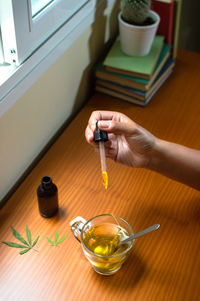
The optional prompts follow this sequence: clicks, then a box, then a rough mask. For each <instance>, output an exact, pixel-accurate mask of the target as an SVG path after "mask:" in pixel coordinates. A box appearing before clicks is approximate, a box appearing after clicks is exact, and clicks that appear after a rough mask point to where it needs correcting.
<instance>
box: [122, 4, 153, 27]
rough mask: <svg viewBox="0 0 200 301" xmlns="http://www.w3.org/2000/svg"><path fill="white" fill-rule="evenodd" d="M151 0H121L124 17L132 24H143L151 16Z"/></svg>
mask: <svg viewBox="0 0 200 301" xmlns="http://www.w3.org/2000/svg"><path fill="white" fill-rule="evenodd" d="M150 4H151V0H121V11H122V18H123V20H124V21H125V22H128V23H130V24H137V25H143V24H144V23H145V21H146V20H147V18H148V16H149V10H150Z"/></svg>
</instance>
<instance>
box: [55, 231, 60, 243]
mask: <svg viewBox="0 0 200 301" xmlns="http://www.w3.org/2000/svg"><path fill="white" fill-rule="evenodd" d="M58 234H59V230H58V229H57V231H56V235H55V245H56V243H57V240H58Z"/></svg>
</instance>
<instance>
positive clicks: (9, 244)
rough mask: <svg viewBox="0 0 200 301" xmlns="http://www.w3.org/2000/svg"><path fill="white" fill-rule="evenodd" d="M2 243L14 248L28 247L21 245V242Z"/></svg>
mask: <svg viewBox="0 0 200 301" xmlns="http://www.w3.org/2000/svg"><path fill="white" fill-rule="evenodd" d="M2 243H3V244H5V245H7V246H9V247H13V248H21V249H24V248H28V247H27V246H25V245H20V244H17V243H15V242H8V241H2Z"/></svg>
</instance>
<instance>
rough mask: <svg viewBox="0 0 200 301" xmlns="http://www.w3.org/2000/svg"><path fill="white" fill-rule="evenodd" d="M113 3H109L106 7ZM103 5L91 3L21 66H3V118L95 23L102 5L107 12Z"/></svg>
mask: <svg viewBox="0 0 200 301" xmlns="http://www.w3.org/2000/svg"><path fill="white" fill-rule="evenodd" d="M114 1H115V0H108V1H107V2H106V6H109V5H110V4H112V3H113V2H114ZM104 2H105V1H104V0H103V1H101V2H100V4H98V6H97V5H96V1H95V0H91V1H89V2H88V3H87V4H86V5H85V6H84V7H83V8H82V9H81V10H80V11H79V12H78V13H77V14H75V15H74V16H73V18H71V19H70V20H69V21H68V22H67V23H66V24H64V25H63V26H62V27H61V28H60V29H59V30H58V31H57V32H56V33H55V34H54V35H53V36H52V37H51V38H49V39H48V40H47V42H46V43H44V44H43V45H42V46H41V47H40V48H38V49H37V50H36V51H35V52H34V53H33V54H32V55H31V56H30V57H29V58H28V59H27V60H26V61H25V62H24V63H23V64H21V65H20V66H14V65H13V66H12V65H6V66H0V69H1V78H0V84H1V86H0V117H1V116H2V115H3V114H4V113H5V112H6V111H7V110H8V109H9V108H10V107H11V106H12V105H13V104H14V103H15V102H16V101H17V99H19V98H20V97H21V96H22V95H23V94H24V93H25V92H26V91H27V90H28V89H29V88H30V87H31V85H33V84H34V82H36V81H37V79H38V78H39V77H40V76H41V75H42V74H43V73H44V72H45V71H46V70H47V69H48V68H49V67H50V66H51V65H52V64H53V63H54V62H55V61H56V60H57V59H58V58H59V57H60V56H61V55H62V54H63V53H64V52H65V51H66V50H67V49H68V48H69V47H70V45H71V44H72V43H73V42H74V41H75V40H76V39H78V37H79V36H80V35H81V34H82V33H83V32H84V31H85V30H86V29H87V28H88V27H89V26H90V25H91V24H92V23H93V22H94V21H95V16H96V15H97V13H98V10H100V9H101V7H102V6H103V5H104V6H103V7H104V9H105V3H104Z"/></svg>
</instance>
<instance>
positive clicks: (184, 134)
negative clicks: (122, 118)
mask: <svg viewBox="0 0 200 301" xmlns="http://www.w3.org/2000/svg"><path fill="white" fill-rule="evenodd" d="M199 86H200V55H199V54H196V53H192V52H186V51H180V52H179V55H178V58H177V62H176V67H175V70H174V73H173V74H172V76H171V77H170V78H169V79H168V81H167V82H166V83H165V85H164V86H163V87H162V88H161V89H160V90H159V91H158V93H157V94H156V96H155V97H154V98H153V100H152V101H151V102H150V103H149V104H148V106H147V107H146V108H141V107H137V106H135V105H132V104H130V103H126V102H123V101H120V100H117V99H115V98H112V97H108V96H105V95H103V94H95V95H94V96H93V97H92V98H91V99H90V101H89V102H88V103H87V105H86V106H85V107H84V108H83V109H82V110H81V112H80V113H79V114H78V115H77V117H76V118H75V119H74V120H73V121H72V122H71V123H70V125H69V126H68V127H67V128H66V130H65V131H64V132H63V133H62V135H61V136H60V137H59V138H58V139H57V141H56V142H55V143H54V145H53V146H52V147H51V148H50V149H49V151H48V152H47V153H46V154H45V156H44V157H43V158H42V159H41V161H40V162H39V163H38V164H37V166H36V167H35V168H34V169H33V170H32V172H31V173H30V174H29V175H28V176H27V177H26V179H25V180H24V181H23V183H22V184H21V185H20V187H19V188H18V189H17V191H16V192H15V193H14V194H13V195H12V197H11V198H10V199H9V200H8V202H7V203H6V205H5V206H4V207H3V208H2V210H1V212H0V240H1V241H11V242H17V240H16V238H15V237H14V236H13V235H12V231H11V228H10V226H13V227H14V228H15V229H16V230H17V231H18V232H19V233H20V234H21V235H22V236H23V237H26V225H28V227H29V229H30V231H31V235H32V238H33V239H34V238H36V236H37V235H39V236H40V237H39V240H38V243H37V244H36V246H35V248H36V249H37V251H35V250H30V251H29V252H27V253H26V254H24V255H19V252H20V251H21V249H16V248H11V247H8V246H6V245H5V244H0V300H1V301H10V300H11V301H18V300H19V301H22V300H25V301H32V300H34V301H35V300H37V301H39V300H48V301H49V300H53V301H54V300H55V301H57V300H59V301H60V300H61V301H63V300H64V301H65V300H67V301H72V300H75V301H76V300H81V301H82V300H87V301H89V300H92V301H93V300H95V301H96V300H101V301H103V300H115V301H118V300H120V301H121V300H125V301H126V300H134V301H135V300H136V301H138V300H139V301H140V300H141V301H146V300H153V301H157V300H158V301H163V300H176V301H178V300H191V301H195V300H200V194H199V192H198V191H196V190H194V189H192V188H189V187H187V186H185V185H183V184H180V183H177V182H175V181H172V180H170V179H167V178H165V177H163V176H161V175H159V174H156V173H155V172H151V171H147V170H144V169H132V168H128V167H125V166H122V165H119V164H115V163H114V162H112V161H108V162H107V165H108V176H109V187H108V190H107V191H105V190H104V188H103V185H102V182H101V174H100V162H99V155H98V154H97V153H96V152H95V151H94V150H93V148H92V147H91V146H90V145H88V144H87V143H86V141H85V137H84V131H85V127H86V125H87V121H88V118H89V116H90V114H91V112H92V111H93V110H95V109H106V110H107V109H108V110H116V111H121V112H123V113H125V114H126V115H128V116H129V117H131V118H133V119H134V120H135V121H136V122H138V123H139V124H140V125H142V126H144V127H146V128H147V129H148V130H149V131H151V132H152V133H153V134H155V135H157V136H158V137H160V138H163V139H167V140H170V141H173V142H177V143H181V144H184V145H187V146H189V147H194V148H198V149H199V148H200V135H199V132H200V89H199ZM46 175H48V176H50V177H52V179H53V181H54V182H55V183H56V185H57V186H58V190H59V208H60V209H59V214H58V215H57V216H55V217H53V218H50V219H46V218H42V217H41V216H40V215H39V212H38V204H37V195H36V189H37V186H38V185H39V183H40V180H41V178H42V177H43V176H46ZM102 213H113V214H115V215H118V216H121V217H123V218H124V219H126V220H127V221H128V222H129V223H130V224H131V225H132V227H133V229H134V231H135V232H137V231H140V230H142V229H144V228H145V227H148V226H150V225H152V224H155V223H159V224H160V225H161V226H160V229H159V230H157V231H156V232H153V233H150V234H148V235H146V236H144V237H143V238H140V239H138V240H136V242H135V244H134V246H133V249H132V251H131V254H130V256H129V258H128V260H127V261H126V262H125V263H124V265H123V266H122V268H121V269H120V270H119V271H118V272H117V273H116V274H115V275H113V276H102V275H99V274H97V273H96V272H94V271H93V269H92V268H91V265H90V263H89V262H88V261H87V260H86V258H85V257H84V255H83V253H82V249H81V245H80V244H79V243H78V242H77V241H76V239H75V238H74V237H73V235H72V233H71V231H70V226H69V223H70V221H71V220H72V219H73V218H75V217H76V216H82V217H84V218H85V219H89V218H91V217H93V216H95V215H98V214H102ZM57 229H59V237H62V236H64V235H66V234H67V235H68V236H67V238H66V239H65V240H64V241H63V242H62V243H61V244H60V245H59V246H56V247H53V246H50V244H49V243H48V241H47V240H46V236H48V237H50V238H52V239H53V238H54V236H55V233H56V230H57Z"/></svg>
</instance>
